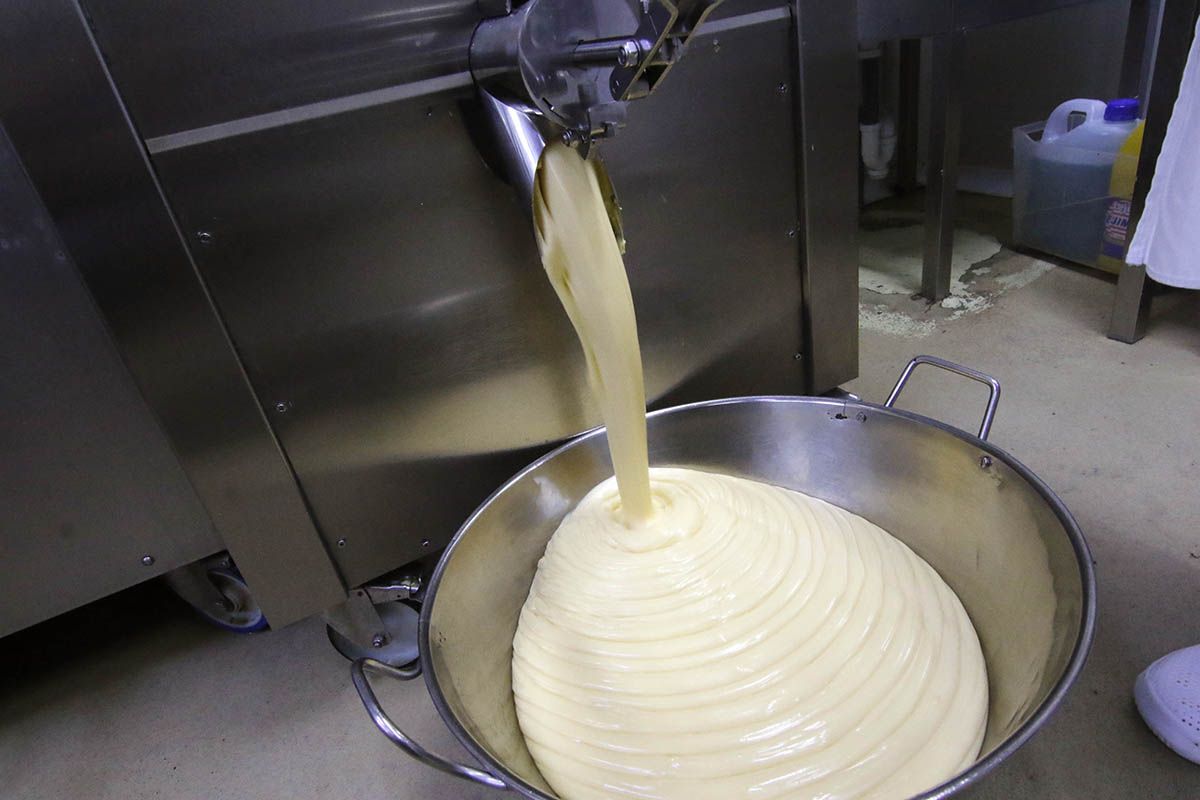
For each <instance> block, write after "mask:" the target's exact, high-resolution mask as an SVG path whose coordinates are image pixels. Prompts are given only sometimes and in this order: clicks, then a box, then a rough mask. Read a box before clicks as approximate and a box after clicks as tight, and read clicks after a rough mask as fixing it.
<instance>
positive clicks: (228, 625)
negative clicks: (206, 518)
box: [165, 556, 268, 633]
mask: <svg viewBox="0 0 1200 800" xmlns="http://www.w3.org/2000/svg"><path fill="white" fill-rule="evenodd" d="M165 580H166V582H167V585H168V586H170V587H171V589H172V590H174V592H175V593H176V594H177V595H179V596H180V597H181V598H183V600H184V601H185V602H187V604H188V605H190V606H191V607H192V608H194V609H196V611H197V612H198V613H199V614H200V616H202V617H204V619H206V620H208V621H209V622H210V623H212V624H213V625H216V626H217V627H218V628H222V629H224V630H227V631H232V632H234V633H255V632H256V631H262V630H266V629H267V627H268V624H267V618H266V617H264V616H263V612H262V609H261V608H259V607H258V603H257V602H256V601H255V599H254V595H253V594H252V593H251V592H250V587H249V586H247V585H246V579H245V578H243V577H242V573H240V572H238V569H237V567H235V566H234V565H233V562H232V561H230V559H229V557H228V556H216V557H214V558H208V559H204V560H203V561H197V562H196V563H195V564H189V565H188V566H186V567H182V568H180V569H177V570H175V571H174V572H172V573H170V574H169V575H167V576H166V577H165Z"/></svg>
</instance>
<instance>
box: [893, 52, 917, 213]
mask: <svg viewBox="0 0 1200 800" xmlns="http://www.w3.org/2000/svg"><path fill="white" fill-rule="evenodd" d="M899 72H900V97H899V103H898V108H897V109H896V116H897V124H896V137H897V141H896V190H897V191H899V192H911V191H913V190H914V189H916V188H917V148H918V140H919V138H920V127H921V108H920V105H921V102H920V93H921V40H920V39H901V40H900V68H899Z"/></svg>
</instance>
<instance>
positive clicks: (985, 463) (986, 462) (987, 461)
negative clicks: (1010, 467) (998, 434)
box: [979, 456, 992, 469]
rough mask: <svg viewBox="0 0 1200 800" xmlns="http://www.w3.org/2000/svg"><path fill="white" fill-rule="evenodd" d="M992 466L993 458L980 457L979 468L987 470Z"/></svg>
mask: <svg viewBox="0 0 1200 800" xmlns="http://www.w3.org/2000/svg"><path fill="white" fill-rule="evenodd" d="M991 465H992V457H991V456H980V457H979V466H980V467H981V468H982V469H987V468H988V467H990V466H991Z"/></svg>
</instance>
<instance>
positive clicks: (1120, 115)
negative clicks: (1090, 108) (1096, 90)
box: [1104, 97, 1138, 122]
mask: <svg viewBox="0 0 1200 800" xmlns="http://www.w3.org/2000/svg"><path fill="white" fill-rule="evenodd" d="M1137 118H1138V101H1137V98H1134V97H1122V98H1120V99H1119V100H1109V101H1108V105H1107V106H1105V107H1104V121H1105V122H1128V121H1129V120H1133V119H1137Z"/></svg>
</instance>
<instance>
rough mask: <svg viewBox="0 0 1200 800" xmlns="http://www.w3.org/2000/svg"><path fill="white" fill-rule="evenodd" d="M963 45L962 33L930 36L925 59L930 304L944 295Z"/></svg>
mask: <svg viewBox="0 0 1200 800" xmlns="http://www.w3.org/2000/svg"><path fill="white" fill-rule="evenodd" d="M966 45H967V34H966V31H964V30H957V29H956V30H951V31H948V32H946V33H940V34H938V35H936V36H934V37H933V47H932V53H931V56H930V60H931V61H932V64H931V65H930V66H931V67H932V70H933V77H932V87H931V93H930V102H929V151H928V152H929V156H928V159H927V162H926V163H927V166H926V179H925V252H924V260H923V262H922V267H921V295H922V296H924V297H925V298H927V299H928V300H931V301H933V302H937V301H939V300H941V299H942V298H943V297H945V296H946V295H948V294H950V261H951V256H952V255H953V251H954V212H955V199H956V187H957V185H958V155H959V152H958V151H959V140H960V138H961V132H962V93H963V83H964V75H963V65H964V62H965V60H966V49H967V48H966Z"/></svg>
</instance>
